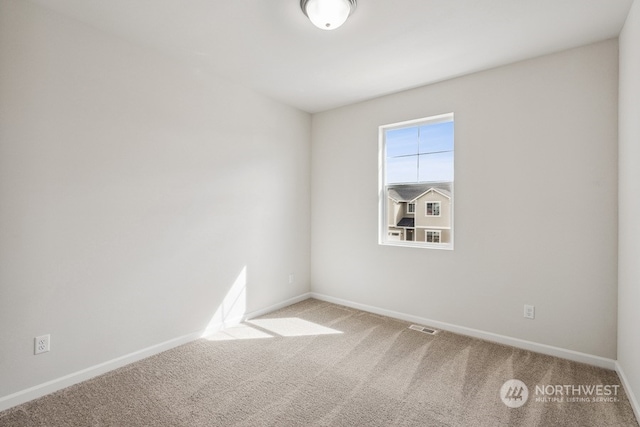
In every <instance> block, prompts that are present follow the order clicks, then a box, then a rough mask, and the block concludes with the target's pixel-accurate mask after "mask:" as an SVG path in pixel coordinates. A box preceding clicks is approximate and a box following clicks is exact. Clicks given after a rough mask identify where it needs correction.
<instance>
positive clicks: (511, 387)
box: [500, 380, 529, 408]
mask: <svg viewBox="0 0 640 427" xmlns="http://www.w3.org/2000/svg"><path fill="white" fill-rule="evenodd" d="M500 399H502V402H503V403H504V404H505V405H507V406H508V407H509V408H519V407H521V406H522V405H524V404H525V403H527V399H529V389H528V388H527V385H526V384H525V383H523V382H522V381H520V380H508V381H506V382H505V383H504V384H502V387H500Z"/></svg>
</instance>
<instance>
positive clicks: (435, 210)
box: [424, 202, 440, 216]
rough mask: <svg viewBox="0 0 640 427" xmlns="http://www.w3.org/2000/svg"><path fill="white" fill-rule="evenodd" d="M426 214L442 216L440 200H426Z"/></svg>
mask: <svg viewBox="0 0 640 427" xmlns="http://www.w3.org/2000/svg"><path fill="white" fill-rule="evenodd" d="M424 214H425V215H426V216H440V202H425V207H424Z"/></svg>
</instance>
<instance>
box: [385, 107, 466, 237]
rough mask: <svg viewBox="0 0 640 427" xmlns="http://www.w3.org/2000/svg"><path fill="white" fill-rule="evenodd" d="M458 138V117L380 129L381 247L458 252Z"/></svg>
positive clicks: (423, 120)
mask: <svg viewBox="0 0 640 427" xmlns="http://www.w3.org/2000/svg"><path fill="white" fill-rule="evenodd" d="M453 133H454V120H453V113H449V114H443V115H439V116H433V117H427V118H424V119H419V120H411V121H408V122H402V123H394V124H390V125H384V126H380V128H379V162H380V163H379V171H380V172H379V209H380V211H379V233H378V241H379V243H380V244H382V245H393V246H411V247H425V248H437V249H453V184H454V179H453V171H454V168H453V165H454V137H453ZM396 233H398V234H396Z"/></svg>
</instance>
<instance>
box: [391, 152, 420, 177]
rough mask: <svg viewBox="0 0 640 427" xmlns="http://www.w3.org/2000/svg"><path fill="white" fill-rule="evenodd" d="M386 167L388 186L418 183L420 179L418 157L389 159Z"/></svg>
mask: <svg viewBox="0 0 640 427" xmlns="http://www.w3.org/2000/svg"><path fill="white" fill-rule="evenodd" d="M386 166H387V167H386V171H387V179H386V183H387V184H397V183H400V182H416V180H417V179H418V156H409V157H392V158H388V159H387V165H386Z"/></svg>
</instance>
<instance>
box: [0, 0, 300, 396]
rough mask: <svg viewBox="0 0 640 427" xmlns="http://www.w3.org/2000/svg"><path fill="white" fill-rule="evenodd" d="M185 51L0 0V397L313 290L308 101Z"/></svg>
mask: <svg viewBox="0 0 640 427" xmlns="http://www.w3.org/2000/svg"><path fill="white" fill-rule="evenodd" d="M180 64H181V62H180V61H177V60H176V61H174V60H173V59H172V58H169V57H164V56H162V55H160V54H159V53H156V52H154V51H151V50H147V49H146V48H144V47H137V46H133V45H129V44H127V43H126V42H125V41H123V40H120V39H117V38H115V37H111V36H108V35H105V34H102V33H100V32H98V31H96V30H93V29H92V28H89V27H86V26H84V25H81V24H79V23H76V22H75V21H72V20H69V19H66V18H64V17H62V16H59V15H56V14H54V13H51V12H49V11H47V10H45V9H42V8H40V7H38V6H35V5H33V4H31V3H29V2H24V1H22V0H0V399H1V398H2V397H3V396H7V395H9V394H11V393H15V392H19V391H21V390H24V389H26V388H29V387H32V386H36V385H38V384H42V383H44V382H46V381H50V380H55V379H57V378H60V377H62V376H64V375H67V374H72V373H74V372H76V371H79V370H81V369H84V368H88V367H91V366H94V365H96V364H99V363H102V362H105V361H109V360H112V359H114V358H116V357H119V356H122V355H126V354H129V353H131V352H134V351H137V350H140V349H144V348H147V347H149V346H152V345H156V344H158V343H161V342H164V341H167V340H171V339H173V338H176V337H181V336H183V335H186V334H190V333H193V332H197V331H202V330H204V329H205V328H206V327H207V325H208V324H209V322H210V321H211V319H212V317H213V316H214V314H215V313H216V311H218V309H219V306H220V304H221V302H222V301H223V298H224V296H225V294H226V293H227V292H228V290H229V288H230V287H231V286H232V284H233V283H234V282H236V279H237V278H238V276H239V275H240V273H241V272H242V270H243V269H244V268H245V267H246V273H247V276H246V277H247V280H246V282H247V283H246V288H247V290H246V307H241V308H244V310H245V311H254V310H259V309H263V308H265V307H269V306H271V305H273V304H276V303H280V302H282V301H284V300H287V299H288V298H292V297H295V296H298V295H301V294H304V293H306V292H308V291H309V238H310V237H309V236H310V232H309V226H310V224H309V216H310V213H309V162H310V160H309V153H310V124H311V120H310V116H309V115H308V114H306V113H302V112H300V111H298V110H295V109H293V108H290V107H286V106H284V105H281V104H278V103H276V102H273V101H271V100H268V99H266V98H264V97H262V96H260V95H258V94H256V93H253V92H252V91H249V90H246V89H243V88H240V87H237V86H234V85H233V84H232V83H230V82H227V81H224V80H219V79H216V78H213V77H210V76H205V75H203V73H201V72H200V71H199V70H198V69H197V68H188V67H186V66H184V65H180ZM289 273H294V274H295V283H294V284H289V283H288V277H289ZM227 308H228V307H227ZM47 333H49V334H51V336H52V351H51V352H49V353H46V354H44V355H39V356H34V355H33V338H34V337H35V336H37V335H41V334H47Z"/></svg>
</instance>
